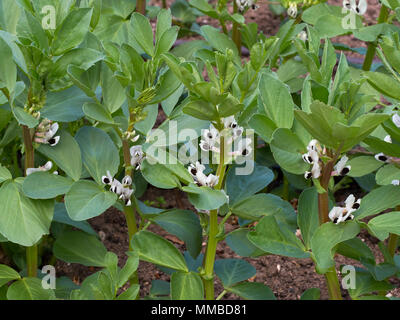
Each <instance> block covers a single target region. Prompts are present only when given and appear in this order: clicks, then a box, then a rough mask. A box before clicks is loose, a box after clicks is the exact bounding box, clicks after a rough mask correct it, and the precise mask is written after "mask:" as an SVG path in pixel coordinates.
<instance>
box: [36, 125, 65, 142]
mask: <svg viewBox="0 0 400 320" xmlns="http://www.w3.org/2000/svg"><path fill="white" fill-rule="evenodd" d="M58 128H59V126H58V123H57V122H55V123H53V122H52V121H51V120H49V119H44V120H43V121H42V122H41V123H40V124H39V125H38V126H37V129H36V132H35V138H34V141H35V142H37V143H43V144H49V145H50V146H52V147H54V146H55V145H57V143H58V142H59V141H60V136H55V135H56V133H57V131H58Z"/></svg>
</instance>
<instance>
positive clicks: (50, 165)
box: [42, 161, 53, 171]
mask: <svg viewBox="0 0 400 320" xmlns="http://www.w3.org/2000/svg"><path fill="white" fill-rule="evenodd" d="M42 168H43V169H44V170H46V171H49V170H50V169H51V168H53V162H51V161H47V162H46V163H45V165H44V166H43V167H42Z"/></svg>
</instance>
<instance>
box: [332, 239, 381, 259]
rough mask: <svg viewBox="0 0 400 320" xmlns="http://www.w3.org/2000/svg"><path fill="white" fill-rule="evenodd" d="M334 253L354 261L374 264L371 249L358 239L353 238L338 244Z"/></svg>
mask: <svg viewBox="0 0 400 320" xmlns="http://www.w3.org/2000/svg"><path fill="white" fill-rule="evenodd" d="M336 253H338V254H341V255H342V256H345V257H348V258H351V259H354V260H358V261H363V262H364V261H367V262H371V263H375V256H374V254H373V253H372V251H371V249H370V248H369V247H368V246H367V245H366V244H365V243H364V242H363V241H362V240H361V239H359V238H353V239H349V240H346V241H344V242H341V243H339V244H338V245H337V248H336Z"/></svg>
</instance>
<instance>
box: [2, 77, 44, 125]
mask: <svg viewBox="0 0 400 320" xmlns="http://www.w3.org/2000/svg"><path fill="white" fill-rule="evenodd" d="M0 81H1V79H0ZM11 110H12V113H13V115H14V117H15V119H17V121H18V123H19V124H20V125H24V126H27V127H28V128H34V127H36V126H37V125H38V124H39V121H38V119H36V118H34V117H33V116H32V115H30V114H29V113H27V112H26V111H25V110H24V109H22V108H20V107H13V108H12V109H11Z"/></svg>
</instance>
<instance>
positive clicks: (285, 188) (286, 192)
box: [282, 175, 289, 201]
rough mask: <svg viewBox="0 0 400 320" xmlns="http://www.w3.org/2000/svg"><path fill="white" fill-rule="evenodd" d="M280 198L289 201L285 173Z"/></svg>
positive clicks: (287, 182)
mask: <svg viewBox="0 0 400 320" xmlns="http://www.w3.org/2000/svg"><path fill="white" fill-rule="evenodd" d="M282 199H283V200H286V201H289V181H288V179H287V178H286V176H285V175H283V190H282Z"/></svg>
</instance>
